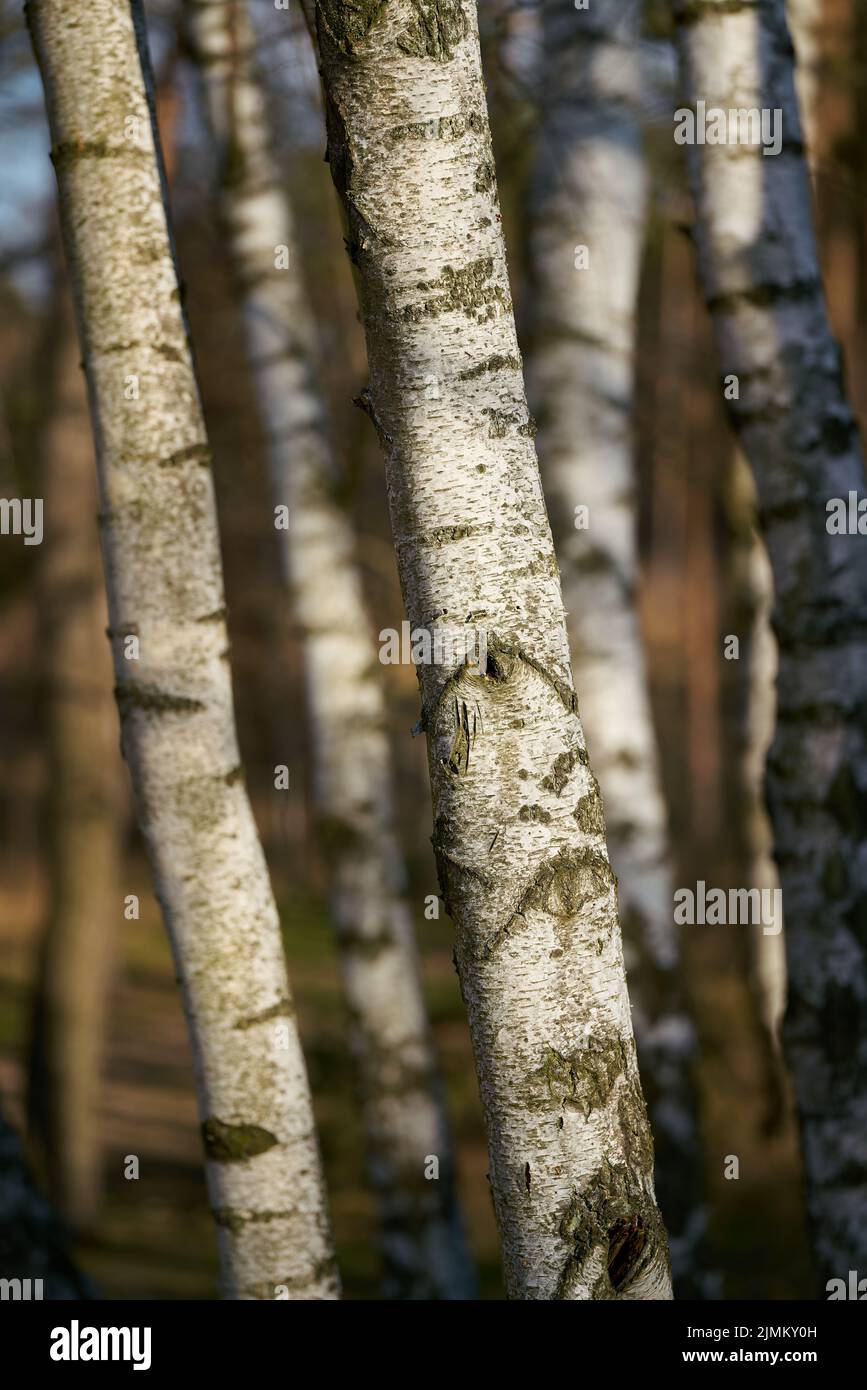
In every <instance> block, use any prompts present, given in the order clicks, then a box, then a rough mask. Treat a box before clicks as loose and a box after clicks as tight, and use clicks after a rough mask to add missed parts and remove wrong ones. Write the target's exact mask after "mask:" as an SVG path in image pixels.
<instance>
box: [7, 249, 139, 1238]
mask: <svg viewBox="0 0 867 1390" xmlns="http://www.w3.org/2000/svg"><path fill="white" fill-rule="evenodd" d="M62 277H63V271H62V269H61V270H59V273H58V281H59V284H58V290H57V294H56V298H55V311H54V313H53V314H52V319H51V332H52V335H53V338H54V362H53V370H52V374H51V379H50V385H49V391H50V399H49V409H48V423H47V427H46V431H45V436H44V439H43V443H42V454H43V461H42V474H41V476H42V495H43V497H44V499H45V505H46V508H47V520H48V524H47V526H46V528H45V543H44V546H43V563H42V568H41V571H40V577H39V610H40V623H41V632H42V641H41V647H42V651H43V654H44V662H45V686H46V723H47V749H48V758H49V764H50V769H51V775H50V779H49V786H50V800H49V804H48V817H49V836H50V862H49V869H50V879H51V899H50V907H49V916H48V922H47V925H46V931H45V937H44V940H43V942H42V948H41V955H40V970H39V985H38V989H37V996H36V1007H35V1018H34V1037H33V1058H32V1064H31V1073H30V1099H29V1106H28V1108H29V1111H30V1116H31V1123H32V1125H33V1128H34V1131H35V1132H36V1134H37V1135H38V1136H39V1139H40V1141H41V1144H42V1146H43V1147H44V1150H45V1157H46V1166H47V1171H48V1177H49V1185H50V1191H51V1195H52V1199H53V1201H54V1204H55V1206H56V1207H57V1209H58V1211H59V1212H60V1213H61V1215H62V1216H63V1217H64V1218H65V1219H66V1220H67V1221H68V1222H69V1223H70V1224H71V1225H72V1226H74V1227H76V1228H84V1227H87V1226H88V1225H89V1224H90V1223H91V1222H92V1221H93V1219H94V1217H95V1214H96V1209H97V1205H98V1201H99V1196H100V1189H101V1167H102V1154H101V1151H100V1144H99V1113H98V1109H99V1095H100V1083H101V1073H102V1061H103V1053H104V1049H105V1038H104V1034H105V1024H106V1003H107V992H108V987H109V981H110V978H111V973H112V962H113V957H114V940H115V935H116V932H117V930H118V928H119V925H120V924H121V923H122V921H123V913H122V890H121V883H120V862H119V860H120V852H121V843H120V842H121V838H122V835H123V827H124V815H123V796H122V787H121V773H120V761H119V758H118V755H117V733H116V725H115V716H114V709H113V700H112V694H111V691H112V680H111V656H110V654H109V651H108V649H107V647H106V644H105V628H106V623H107V614H106V611H105V592H104V589H103V585H102V574H101V572H100V563H99V543H98V539H97V535H98V533H97V527H96V511H97V493H96V474H95V470H94V461H93V436H92V434H91V432H90V420H89V418H88V413H87V391H86V386H85V382H84V378H83V376H82V372H81V366H80V362H79V350H78V340H77V338H76V335H75V323H74V319H73V312H72V303H71V301H70V297H69V293H68V291H67V288H66V286H65V285H64V284H63V280H62Z"/></svg>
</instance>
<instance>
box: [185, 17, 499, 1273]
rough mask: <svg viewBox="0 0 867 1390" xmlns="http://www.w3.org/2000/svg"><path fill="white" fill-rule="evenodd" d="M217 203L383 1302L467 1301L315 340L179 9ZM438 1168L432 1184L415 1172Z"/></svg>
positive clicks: (261, 189) (288, 221)
mask: <svg viewBox="0 0 867 1390" xmlns="http://www.w3.org/2000/svg"><path fill="white" fill-rule="evenodd" d="M186 33H187V37H188V40H189V44H190V48H191V51H192V54H193V56H194V58H195V61H196V63H197V65H198V67H199V71H200V74H201V78H202V81H203V84H204V95H205V100H206V108H207V114H208V118H209V125H210V128H211V133H212V136H213V139H214V142H215V145H216V148H217V156H218V164H219V174H220V203H221V211H222V216H223V222H224V226H225V230H226V236H227V242H228V248H229V253H230V256H231V259H232V264H233V269H234V272H235V277H236V280H237V284H238V288H239V295H240V301H241V311H242V317H243V326H244V333H245V346H246V351H247V357H248V361H249V363H250V368H251V371H252V375H253V379H254V384H255V387H256V390H257V393H258V399H259V402H260V407H261V414H262V420H263V423H264V426H265V430H266V447H267V458H268V465H269V471H270V478H271V485H272V492H273V500H274V503H275V506H285V507H287V508H288V513H289V529H288V530H285V529H282V530H279V531H278V537H279V539H280V542H281V559H282V562H283V568H284V573H285V577H286V581H287V583H288V585H289V587H290V590H291V594H292V599H293V605H294V610H295V614H296V617H297V622H298V627H299V629H300V637H301V642H302V646H303V656H304V663H305V676H306V686H307V709H308V720H309V724H310V729H311V734H312V750H311V751H312V759H313V784H314V797H315V803H316V812H317V821H318V828H319V832H320V841H321V843H322V848H323V851H324V854H325V856H326V859H327V863H328V881H329V895H330V902H331V910H332V915H333V919H334V923H335V927H336V931H337V939H338V946H339V952H340V964H341V970H342V975H343V982H344V989H345V993H346V999H347V1003H348V1006H349V1014H350V1026H351V1039H352V1044H353V1051H354V1053H355V1055H356V1058H357V1064H358V1075H359V1082H360V1089H361V1101H362V1110H363V1120H364V1127H365V1131H366V1139H367V1149H368V1164H369V1170H370V1176H371V1180H372V1185H373V1188H374V1191H375V1193H376V1197H377V1202H378V1206H379V1221H380V1243H381V1247H382V1253H383V1258H384V1266H385V1288H384V1291H385V1295H386V1297H389V1298H471V1297H472V1296H473V1291H474V1280H473V1275H472V1269H471V1265H470V1261H469V1255H468V1252H467V1248H466V1244H465V1241H464V1236H463V1231H462V1228H461V1222H460V1218H459V1214H458V1209H457V1205H456V1200H455V1190H454V1160H453V1155H452V1148H451V1139H450V1135H449V1132H448V1124H447V1120H446V1114H445V1108H444V1097H443V1094H442V1087H441V1085H440V1081H439V1077H438V1075H437V1068H436V1063H435V1058H434V1052H433V1046H432V1041H431V1037H430V1033H429V1029H428V1024H427V1017H426V1013H425V1005H424V999H423V995H422V989H421V977H420V972H419V963H418V960H417V956H416V949H415V942H414V936H413V925H412V917H411V913H410V908H409V904H408V902H407V899H406V895H405V874H404V868H403V864H402V861H401V856H400V850H399V846H398V841H397V837H396V834H395V826H394V805H393V778H392V765H391V751H390V747H389V742H388V736H387V732H386V710H385V699H384V692H383V686H382V679H381V677H382V667H381V666H380V663H379V661H378V653H377V648H376V645H375V643H374V640H373V635H372V633H371V629H370V622H369V619H368V615H367V612H366V610H365V604H364V599H363V595H362V590H361V582H360V575H359V572H358V569H357V565H356V560H355V553H354V538H353V534H352V523H351V519H350V516H349V514H348V512H347V510H346V508H345V507H343V506H341V505H340V504H339V502H338V501H337V499H336V491H337V490H336V486H335V484H336V482H337V478H336V473H335V460H334V458H333V456H332V452H331V447H330V442H329V439H328V432H327V427H326V422H325V405H324V401H323V399H322V396H321V392H320V388H319V386H318V383H317V377H316V360H317V334H316V325H315V322H314V319H313V315H312V310H311V307H310V304H309V302H308V300H307V295H306V291H305V287H304V280H303V272H302V266H301V257H300V249H299V246H298V243H297V238H296V233H295V226H294V219H293V216H292V207H291V204H290V201H289V196H288V193H287V191H286V188H285V186H284V183H283V181H282V178H281V172H280V169H279V167H278V165H277V163H276V160H275V157H274V154H273V142H272V135H271V130H270V126H269V121H270V116H269V112H268V107H267V98H266V93H265V89H264V87H263V84H262V80H261V77H260V74H259V70H258V63H257V59H256V53H255V45H256V35H255V30H254V27H253V24H252V22H251V18H250V13H249V7H248V4H247V0H188V4H187V7H186ZM430 1157H436V1158H437V1159H438V1174H439V1175H438V1177H437V1178H433V1177H431V1176H430V1175H426V1167H427V1164H426V1160H427V1159H429V1158H430Z"/></svg>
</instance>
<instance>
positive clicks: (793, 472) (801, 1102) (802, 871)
mask: <svg viewBox="0 0 867 1390" xmlns="http://www.w3.org/2000/svg"><path fill="white" fill-rule="evenodd" d="M676 8H677V14H678V21H679V25H678V37H679V46H680V57H681V70H682V72H681V75H682V83H683V87H684V93H683V95H684V98H685V99H686V100H687V101H689V102H690V103H692V104H695V102H696V100H697V99H699V98H701V99H703V100H705V101H706V102H707V103H708V107H711V106H713V107H723V108H725V109H728V108H750V107H755V108H764V109H766V110H771V111H773V110H774V109H780V110H781V111H782V149H781V152H780V153H779V154H777V155H776V156H774V155H769V156H765V155H763V153H762V151H761V149H760V148H759V147H748V146H745V145H710V144H703V145H695V146H693V147H692V148H691V149H690V151H689V156H690V169H691V176H692V181H693V186H694V192H695V197H696V205H697V224H696V243H697V247H698V256H699V267H700V273H701V276H702V280H703V283H704V290H705V294H706V296H707V300H708V305H709V309H710V312H711V315H712V318H713V322H714V328H715V331H716V336H717V342H718V347H719V353H720V360H721V365H722V369H723V372H724V373H725V374H726V375H727V376H736V377H737V379H738V390H739V395H738V399H736V400H732V401H731V404H730V409H731V413H732V419H733V422H734V425H735V427H736V429H737V431H738V433H739V436H740V440H741V443H742V445H743V448H744V451H745V453H746V455H747V457H748V458H749V460H750V462H751V464H752V466H753V470H754V472H755V475H756V482H757V487H758V493H759V509H760V517H761V524H762V528H763V531H764V534H765V538H766V540H767V544H768V551H769V554H770V559H771V566H772V570H773V576H774V585H775V591H776V603H775V609H774V627H775V631H776V635H777V640H778V643H779V677H778V682H777V691H778V710H777V732H776V737H775V739H774V743H773V747H772V749H771V753H770V757H769V762H768V776H767V786H768V794H769V800H770V809H771V816H772V821H773V826H774V837H775V851H776V858H777V862H778V865H779V869H780V876H781V880H782V885H783V893H784V910H785V920H786V937H787V957H788V966H789V1002H788V1008H787V1014H786V1020H785V1025H784V1040H785V1044H786V1048H787V1053H788V1058H789V1062H790V1065H791V1068H792V1072H793V1078H794V1084H795V1095H796V1101H797V1106H798V1110H799V1114H800V1121H801V1135H802V1142H803V1148H804V1164H805V1173H806V1183H807V1195H808V1204H809V1211H810V1217H811V1224H812V1230H813V1242H814V1250H815V1255H816V1262H817V1266H818V1269H819V1272H820V1275H821V1277H822V1279H823V1280H825V1279H827V1278H828V1277H830V1276H832V1275H833V1276H837V1275H839V1274H840V1273H841V1272H842V1273H843V1274H845V1272H846V1270H847V1269H849V1268H851V1269H858V1268H859V1267H860V1268H862V1269H863V1268H865V1267H867V1137H865V1136H867V970H865V939H864V920H865V917H864V907H865V903H867V845H865V837H867V727H865V722H864V710H865V708H867V660H865V655H864V644H865V615H867V551H865V549H864V539H863V537H862V536H859V535H858V534H857V527H856V530H855V533H854V534H852V533H851V532H848V533H844V534H835V533H833V532H834V530H835V526H836V522H835V520H834V516H835V515H836V510H837V509H836V508H835V507H834V506H833V502H832V499H835V498H839V499H842V503H841V505H842V504H843V503H847V502H848V501H849V494H850V493H852V494H860V493H861V492H862V490H863V487H864V464H863V456H862V452H861V446H860V441H859V437H858V429H857V426H856V423H855V420H854V418H853V416H852V412H851V410H850V408H849V405H848V402H847V400H846V395H845V389H844V384H843V376H842V364H841V360H840V352H839V349H838V347H837V344H836V342H835V341H834V339H833V337H832V335H831V331H830V328H829V325H828V318H827V313H826V308H825V299H824V294H823V290H822V282H821V277H820V274H819V268H818V261H817V255H816V246H815V239H814V235H813V226H812V216H811V206H810V181H809V175H808V171H807V166H806V163H805V160H804V155H803V147H802V144H801V133H800V122H799V118H798V109H797V102H796V99H795V88H794V81H793V71H792V50H791V44H790V40H789V35H788V32H787V29H786V21H785V16H784V6H783V3H782V0H760V3H758V4H756V5H750V6H745V7H737V8H734V7H731V6H729V5H728V4H727V3H725V0H719V2H718V3H713V2H712V0H711V2H710V3H704V4H701V5H696V4H694V3H691V2H690V3H678V4H677V7H676ZM729 387H730V389H729V392H728V394H729V396H731V395H732V394H733V390H732V389H731V387H732V383H729ZM829 502H830V503H832V511H831V512H829V510H828V504H829ZM829 527H830V528H831V529H830V530H829Z"/></svg>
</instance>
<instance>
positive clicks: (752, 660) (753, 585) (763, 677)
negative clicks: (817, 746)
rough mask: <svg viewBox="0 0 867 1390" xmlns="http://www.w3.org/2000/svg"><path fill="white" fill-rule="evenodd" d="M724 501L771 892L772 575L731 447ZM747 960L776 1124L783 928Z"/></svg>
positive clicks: (744, 818) (747, 730) (747, 796)
mask: <svg viewBox="0 0 867 1390" xmlns="http://www.w3.org/2000/svg"><path fill="white" fill-rule="evenodd" d="M726 502H727V510H728V517H729V523H730V525H731V529H732V537H733V540H732V548H731V563H732V569H733V573H732V581H733V586H734V590H735V602H736V604H737V609H738V612H739V615H740V616H741V623H742V626H741V630H742V632H743V638H742V640H741V642H740V647H739V654H738V659H739V661H740V662H741V663H742V669H743V671H744V682H743V704H742V708H741V709H740V711H739V714H740V720H739V728H740V734H741V739H742V746H741V750H740V758H739V771H740V777H739V782H740V787H739V792H740V798H739V810H740V814H741V836H742V848H743V851H744V854H745V862H746V867H747V873H748V880H749V886H750V887H751V888H758V889H759V890H760V891H762V892H768V893H774V892H775V891H776V890H777V889H778V888H779V887H780V876H779V873H778V871H777V865H776V863H775V861H774V836H773V830H772V828H771V822H770V817H769V816H768V811H767V805H766V801H765V766H766V763H767V758H768V751H769V749H770V747H771V743H772V741H773V736H774V726H775V724H776V714H777V692H776V680H777V664H778V653H777V643H776V639H775V637H774V632H773V627H772V625H771V618H772V614H773V607H774V577H773V574H772V573H771V564H770V560H769V559H768V552H767V548H766V546H765V543H764V541H763V539H762V535H761V531H760V529H759V517H758V499H757V497H756V486H755V482H754V480H753V475H752V473H751V472H750V467H749V464H748V463H747V461H746V459H745V458H744V456H743V454H742V452H741V450H740V449H738V448H736V449H735V450H734V451H733V453H732V460H731V470H730V474H729V476H728V478H727V479H726ZM774 925H775V926H776V925H777V924H776V922H775V923H774ZM780 925H781V926H782V920H781V922H780ZM750 962H751V974H752V985H753V989H754V992H755V996H756V1001H757V1003H758V1008H759V1014H760V1017H761V1020H762V1025H763V1027H764V1029H765V1032H766V1035H767V1042H768V1045H769V1056H768V1068H769V1071H768V1101H769V1114H768V1120H769V1123H771V1124H775V1123H776V1122H777V1120H778V1119H779V1116H780V1108H781V1105H782V1103H783V1094H782V1088H783V1085H784V1078H783V1075H782V1072H781V1064H782V1057H781V1054H780V1028H781V1025H782V1021H783V1012H784V1010H785V1007H786V952H785V939H784V936H783V933H782V930H780V931H779V932H778V933H776V934H773V933H766V932H765V930H764V927H763V926H762V925H761V923H759V924H757V925H754V926H752V927H751V928H750Z"/></svg>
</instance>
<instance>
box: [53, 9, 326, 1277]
mask: <svg viewBox="0 0 867 1390" xmlns="http://www.w3.org/2000/svg"><path fill="white" fill-rule="evenodd" d="M27 17H28V22H29V24H30V29H31V34H32V38H33V43H34V48H35V51H36V55H37V59H38V61H39V65H40V69H41V72H42V78H43V83H44V86H45V92H46V100H47V106H48V113H49V121H50V126H51V136H52V160H53V163H54V167H55V171H56V175H57V181H58V190H59V196H60V207H61V214H62V220H63V228H64V239H65V244H66V252H67V261H68V264H69V269H70V278H71V281H72V285H73V289H74V295H75V301H76V313H77V321H78V330H79V337H80V340H81V347H82V356H83V359H84V364H85V371H86V375H87V381H88V388H89V393H90V406H91V414H92V419H93V427H94V436H95V439H96V446H97V464H98V472H99V484H100V502H101V526H102V546H103V559H104V564H105V571H106V583H107V589H108V597H109V614H110V622H111V642H112V649H113V655H114V667H115V675H116V680H117V688H116V694H117V700H118V705H119V708H120V714H121V725H122V743H123V751H124V756H125V757H126V759H127V761H128V763H129V765H130V770H131V773H132V780H133V789H134V797H135V805H136V812H137V815H138V819H139V824H140V825H141V828H142V832H143V835H144V838H145V841H146V844H147V848H148V853H149V856H150V860H151V865H152V868H153V872H154V877H155V880H156V887H157V894H158V896H159V899H160V902H161V905H162V908H163V911H164V914H165V918H166V923H167V927H168V930H169V935H170V938H171V942H172V947H173V951H174V956H175V962H176V966H177V971H178V976H179V978H180V982H181V988H182V992H183V998H184V1004H185V1008H186V1012H187V1016H188V1021H189V1027H190V1033H191V1038H192V1042H193V1049H194V1056H195V1062H196V1070H197V1079H198V1093H199V1107H200V1114H201V1121H202V1135H203V1141H204V1147H205V1157H206V1171H207V1176H208V1184H209V1190H210V1197H211V1203H212V1207H213V1210H214V1215H215V1218H216V1221H217V1223H218V1227H219V1239H220V1252H221V1263H222V1273H223V1290H224V1293H225V1294H226V1295H227V1296H228V1297H233V1298H274V1297H277V1296H278V1295H279V1294H282V1293H283V1292H284V1290H285V1292H286V1293H288V1296H289V1297H290V1298H334V1297H336V1296H337V1288H338V1286H337V1278H336V1273H335V1269H334V1263H333V1255H332V1248H331V1237H330V1232H329V1228H328V1220H327V1215H326V1208H325V1198H324V1190H323V1183H322V1175H321V1171H320V1163H319V1157H318V1152H317V1145H316V1138H315V1133H314V1126H313V1113H312V1107H311V1102H310V1094H309V1089H308V1084H307V1078H306V1072H305V1068H304V1061H303V1058H302V1054H301V1048H300V1043H299V1039H298V1034H297V1029H296V1026H295V1021H294V1016H293V1009H292V1003H291V998H290V994H289V986H288V981H287V978H286V967H285V961H284V957H283V951H282V944H281V940H280V928H279V920H278V917H277V911H276V907H275V904H274V899H273V895H272V892H271V887H270V882H269V879H268V873H267V869H266V865H265V861H264V856H263V853H262V848H261V844H260V842H259V837H258V834H257V832H256V827H255V823H254V821H253V816H252V812H251V808H250V804H249V801H248V798H247V795H246V791H245V789H244V783H243V775H242V770H241V767H240V765H239V757H238V746H237V737H236V732H235V722H234V713H233V705H232V689H231V678H230V670H229V660H228V646H227V636H226V625H225V603H224V596H223V584H222V571H221V563H220V551H219V537H218V531H217V518H216V510H215V506H214V494H213V483H212V477H211V467H210V454H209V450H208V442H207V438H206V435H205V429H204V424H203V421H202V414H201V407H200V402H199V394H198V388H197V383H196V379H195V373H194V369H193V363H192V358H191V353H190V344H189V339H188V335H187V328H186V323H185V319H184V315H183V310H182V306H181V290H180V287H179V283H178V277H177V272H176V267H175V262H174V256H173V250H172V245H171V240H170V235H169V230H168V225H167V215H166V196H165V180H164V178H163V176H162V170H161V165H160V156H159V146H158V140H157V136H156V126H155V121H154V103H153V81H152V77H151V74H150V67H149V62H148V57H147V47H146V35H145V31H144V20H143V11H142V8H141V5H140V4H139V3H138V0H133V3H131V4H125V3H118V0H89V3H88V4H87V5H74V6H71V5H69V4H64V3H62V0H31V3H30V4H29V5H28V6H27ZM130 639H135V642H134V643H133V644H132V645H130ZM136 643H137V646H138V651H137V656H136V655H131V653H134V652H135V645H136Z"/></svg>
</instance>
